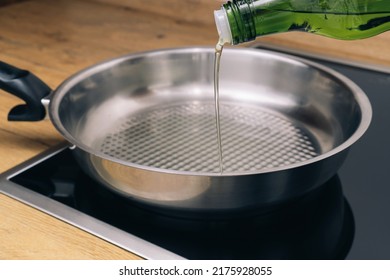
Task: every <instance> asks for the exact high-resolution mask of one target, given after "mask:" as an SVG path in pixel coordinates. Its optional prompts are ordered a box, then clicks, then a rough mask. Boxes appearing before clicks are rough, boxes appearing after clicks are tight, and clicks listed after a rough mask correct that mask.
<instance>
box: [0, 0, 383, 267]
mask: <svg viewBox="0 0 390 280" xmlns="http://www.w3.org/2000/svg"><path fill="white" fill-rule="evenodd" d="M220 4H221V1H217V0H215V1H213V0H187V1H180V0H165V1H158V0H148V1H144V0H78V1H77V0H73V1H72V0H58V1H55V2H53V1H50V0H30V1H23V0H19V1H17V0H13V1H12V0H8V1H7V0H0V60H2V61H5V62H8V63H10V64H14V65H16V66H18V67H20V68H24V69H28V70H30V71H31V72H33V73H35V74H36V75H37V76H38V77H40V78H41V79H42V80H44V81H45V82H46V83H47V84H48V85H49V86H51V87H52V88H55V87H57V86H58V85H59V84H60V83H61V82H62V81H63V80H64V79H65V78H67V77H68V76H70V75H71V74H73V73H74V72H76V71H79V70H81V69H83V68H84V67H87V66H90V65H92V64H94V63H97V62H100V61H102V60H105V59H109V58H113V57H117V56H120V55H123V54H126V53H131V52H138V51H145V50H151V49H159V48H171V47H180V46H190V45H210V46H213V45H214V44H215V43H216V40H217V34H216V30H215V26H214V23H213V14H212V12H213V10H214V9H216V8H218V7H219V6H220ZM184 14H186V16H185V17H184V16H182V15H184ZM258 41H259V42H265V43H271V44H276V45H278V46H285V47H291V46H293V47H294V48H298V49H301V50H310V51H311V52H316V53H321V54H328V55H331V56H334V57H339V58H340V57H341V58H344V59H353V60H357V61H361V62H364V63H372V64H379V65H384V66H389V67H390V48H389V46H390V32H388V33H384V34H381V35H379V36H377V37H374V38H370V39H365V40H360V41H353V42H344V41H336V40H332V39H328V38H324V37H320V36H314V35H311V34H302V33H290V34H281V35H275V36H268V37H265V38H262V39H259V40H258ZM19 103H20V101H19V100H18V99H17V98H15V97H13V96H11V95H8V94H6V93H4V92H1V91H0V156H1V159H2V160H1V161H0V172H4V171H6V170H7V169H9V168H11V167H13V166H15V165H17V164H19V163H21V162H23V161H25V160H27V159H29V158H31V157H33V156H34V155H37V154H38V153H40V152H42V151H44V150H46V149H48V148H49V147H51V146H53V145H56V144H58V143H59V142H61V141H62V140H63V139H62V138H61V136H60V135H59V134H58V133H57V132H56V130H55V129H54V128H53V126H52V124H51V123H50V121H42V122H35V123H12V122H7V121H6V119H7V113H8V111H9V109H10V108H12V107H13V106H14V105H16V104H19ZM137 258H139V257H137V256H136V255H134V254H132V253H131V252H127V251H125V250H122V249H120V248H118V247H116V246H114V245H112V244H110V243H108V242H105V241H103V240H101V239H99V238H97V237H95V236H92V235H91V234H88V233H86V232H84V231H82V230H79V229H77V228H75V227H73V226H71V225H68V224H66V223H64V222H61V221H59V220H57V219H55V218H53V217H51V216H49V215H46V214H44V213H42V212H40V211H38V210H35V209H33V208H31V207H29V206H27V205H24V204H22V203H20V202H18V201H16V200H14V199H12V198H10V197H7V196H6V195H3V194H0V259H137Z"/></svg>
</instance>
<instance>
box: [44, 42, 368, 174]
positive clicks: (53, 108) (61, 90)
mask: <svg viewBox="0 0 390 280" xmlns="http://www.w3.org/2000/svg"><path fill="white" fill-rule="evenodd" d="M200 52H202V53H204V52H214V48H212V47H209V46H192V47H182V48H166V49H158V50H151V51H146V52H138V53H132V54H127V55H124V56H120V57H117V58H114V59H109V60H106V61H103V62H100V63H97V64H94V65H92V66H90V67H88V68H85V69H84V70H81V71H79V72H77V73H75V74H73V75H72V76H70V77H69V78H67V79H66V80H64V81H63V82H62V83H61V84H60V85H59V86H58V87H57V89H55V90H54V91H53V94H52V95H51V99H50V103H49V116H50V119H51V121H52V123H53V125H54V126H55V128H56V129H57V130H58V131H59V132H60V133H61V134H62V136H63V137H64V138H65V139H66V140H67V141H68V142H70V143H71V144H72V145H73V146H74V147H77V148H79V149H81V150H83V151H84V152H86V153H88V154H90V155H93V156H95V157H99V158H102V159H105V160H109V161H112V162H115V163H118V164H121V165H124V166H127V167H133V168H137V169H142V170H146V171H151V172H159V173H165V174H175V175H186V176H207V177H229V176H248V175H258V174H267V173H273V172H280V171H286V170H291V169H295V168H299V167H303V166H307V165H311V164H314V163H316V162H319V161H322V160H324V159H326V158H329V157H332V156H334V155H336V154H338V153H341V152H342V151H344V150H347V149H348V148H349V147H351V146H352V145H353V144H354V143H355V142H356V141H358V140H359V139H360V138H361V137H362V136H363V135H364V134H365V132H366V131H367V129H368V128H369V126H370V123H371V120H372V107H371V104H370V101H369V98H368V97H367V95H366V94H365V92H364V91H363V90H362V89H361V88H360V87H359V86H358V85H357V84H355V82H353V81H352V80H350V79H349V78H347V77H346V76H344V75H342V74H341V73H339V72H337V71H335V70H333V69H331V68H329V67H327V66H324V65H321V64H319V63H316V62H313V61H310V60H308V59H304V58H300V57H296V56H293V55H289V54H284V53H281V52H278V51H271V50H260V49H254V48H226V49H225V50H224V52H229V53H233V52H234V53H246V54H255V55H256V54H259V53H260V54H267V55H271V56H273V57H276V58H277V59H284V60H287V61H288V62H290V63H298V64H301V65H302V64H303V65H306V66H308V67H311V68H314V69H317V70H320V71H322V72H325V73H327V74H328V75H329V76H331V77H332V78H334V79H335V80H337V81H338V82H339V83H340V84H343V85H344V86H345V87H346V88H348V89H349V90H350V91H351V92H352V93H353V95H354V98H355V100H356V103H357V104H358V105H359V109H360V111H361V119H360V122H359V125H358V127H357V129H356V130H355V131H354V132H353V133H352V135H351V136H350V137H349V138H348V139H346V140H345V141H344V142H342V143H341V144H340V145H338V146H336V147H334V148H333V149H331V150H329V151H327V152H325V153H321V154H320V155H317V156H314V157H313V158H311V159H307V160H303V161H300V162H297V163H293V164H287V165H283V166H279V167H274V168H266V169H260V170H251V171H237V172H223V173H222V174H221V173H214V172H199V171H196V172H195V171H181V170H174V169H163V168H158V167H152V166H147V165H140V164H136V163H132V162H128V161H125V160H121V159H118V158H115V157H112V156H109V155H107V154H104V153H103V152H99V151H96V150H95V149H93V148H92V147H89V146H88V145H85V144H84V143H82V142H80V141H78V139H77V138H76V137H74V136H73V135H72V133H70V132H69V131H68V130H67V129H66V128H65V127H64V126H63V124H62V122H61V119H60V117H59V110H58V108H59V105H60V104H61V101H62V99H63V97H64V96H66V94H67V92H68V91H69V90H70V89H71V88H72V87H73V86H74V85H76V84H77V83H78V82H80V81H82V80H84V79H85V78H86V77H89V76H91V75H93V74H95V73H98V72H100V71H101V70H103V69H108V68H111V67H113V66H115V65H117V64H120V63H121V62H123V61H126V60H131V59H136V58H140V57H145V56H154V55H161V54H164V55H166V54H169V53H175V54H177V53H192V54H194V53H200Z"/></svg>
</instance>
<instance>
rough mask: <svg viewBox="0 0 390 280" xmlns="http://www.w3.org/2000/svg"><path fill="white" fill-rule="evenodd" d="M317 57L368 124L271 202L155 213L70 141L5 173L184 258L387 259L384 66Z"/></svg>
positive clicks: (387, 81)
mask: <svg viewBox="0 0 390 280" xmlns="http://www.w3.org/2000/svg"><path fill="white" fill-rule="evenodd" d="M317 62H320V63H322V64H325V65H326V66H329V67H331V68H333V69H335V70H337V71H339V72H340V73H342V74H344V75H345V76H347V77H349V78H350V79H352V80H353V81H354V82H355V83H357V84H358V85H359V86H360V87H361V88H362V89H363V90H364V91H365V92H366V94H367V95H368V97H369V99H370V101H371V104H372V107H373V120H372V124H371V126H370V128H369V130H368V131H367V133H366V134H365V135H364V136H363V137H362V139H361V140H359V141H358V142H357V143H356V144H355V145H354V146H353V147H352V149H351V151H350V153H349V155H348V157H347V160H346V162H345V163H344V165H343V166H342V168H341V169H340V171H339V172H338V174H337V175H336V176H335V177H333V178H332V179H330V180H329V181H328V182H326V183H325V184H324V185H323V186H321V187H320V188H318V189H316V190H315V191H313V192H310V193H308V194H306V195H305V196H303V197H300V198H298V199H296V200H294V201H289V202H286V203H285V204H283V205H280V206H279V207H277V208H273V209H259V210H256V209H253V210H251V211H248V212H242V213H228V214H227V215H222V216H221V215H217V216H212V215H211V216H209V217H207V218H206V219H205V218H199V217H197V216H196V215H194V216H186V217H182V216H180V215H172V213H165V212H157V211H155V210H154V209H150V208H145V207H144V206H142V205H138V204H134V203H129V201H127V200H126V199H124V198H122V197H120V196H118V195H117V194H115V193H112V192H110V191H109V190H107V189H106V188H104V187H101V186H99V184H97V183H96V182H94V181H93V180H91V179H90V178H89V177H88V176H86V175H85V174H84V173H83V172H82V171H81V169H80V168H79V166H78V165H77V163H76V162H75V160H74V159H73V157H72V152H71V150H70V149H68V148H64V149H60V150H59V151H57V152H55V153H53V155H51V156H49V157H48V158H46V159H45V160H43V161H41V162H40V163H37V164H33V166H32V167H29V168H26V169H25V170H24V171H23V172H17V174H15V175H14V176H13V175H12V176H9V180H10V181H12V182H13V183H16V184H17V185H21V186H23V187H24V188H28V189H30V190H32V191H33V192H35V193H39V194H40V195H43V196H45V197H47V198H50V199H53V200H56V201H58V202H60V203H61V204H64V205H66V206H67V207H65V209H67V208H68V207H70V208H72V209H76V210H77V211H76V212H74V211H73V213H76V215H77V213H79V212H82V213H84V214H86V215H88V216H91V217H94V218H96V219H97V220H100V221H103V222H104V223H103V225H104V224H110V225H111V226H113V227H114V228H118V229H120V230H122V231H124V232H125V234H127V233H128V234H129V235H134V236H136V237H138V238H139V240H146V241H147V242H149V243H151V244H154V245H156V246H157V247H161V248H164V249H165V250H167V251H170V252H173V253H175V254H177V255H179V256H182V257H184V258H189V259H390V163H389V159H390V147H389V145H390V130H389V123H390V109H389V108H390V71H389V73H386V72H383V71H376V70H368V69H363V68H360V67H356V66H347V65H344V64H341V63H336V62H329V61H322V60H317ZM13 196H15V195H13ZM30 204H33V203H30ZM40 208H42V207H40ZM43 210H44V209H43ZM57 216H58V217H59V218H61V215H57ZM98 235H99V236H102V238H104V234H99V233H98ZM134 242H137V241H134ZM141 255H142V254H141Z"/></svg>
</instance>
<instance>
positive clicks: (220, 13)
mask: <svg viewBox="0 0 390 280" xmlns="http://www.w3.org/2000/svg"><path fill="white" fill-rule="evenodd" d="M214 18H215V25H216V26H217V30H218V34H219V43H222V44H225V43H228V44H232V42H233V39H232V33H231V30H230V25H229V20H228V17H227V14H226V10H225V8H223V7H222V8H221V9H220V10H217V11H214Z"/></svg>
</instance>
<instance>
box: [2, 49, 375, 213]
mask: <svg viewBox="0 0 390 280" xmlns="http://www.w3.org/2000/svg"><path fill="white" fill-rule="evenodd" d="M213 59H214V49H211V48H182V49H169V50H157V51H152V52H145V53H138V54H132V55H128V56H124V57H121V58H117V59H113V60H110V61H107V62H103V63H101V64H98V65H95V66H92V67H90V68H88V69H86V70H83V71H81V72H79V73H77V74H75V75H74V76H72V77H70V78H69V79H67V80H66V81H64V82H63V83H62V84H61V85H60V86H59V87H58V88H57V89H56V90H54V91H51V90H50V89H49V88H48V87H47V86H46V85H45V84H44V83H43V82H41V81H40V80H39V79H38V78H36V77H35V76H34V75H32V74H31V73H29V72H27V71H24V70H19V69H16V68H14V67H12V66H10V65H7V64H4V63H2V64H0V66H1V67H0V88H3V89H4V90H6V91H9V92H11V93H13V94H15V95H17V96H19V97H21V98H23V99H24V100H25V101H26V105H21V106H19V107H17V108H16V109H13V110H12V111H11V112H10V115H9V119H10V120H23V121H24V120H40V119H43V118H44V115H45V112H46V110H47V111H48V112H49V114H50V118H51V121H52V122H53V124H54V125H55V127H56V128H57V129H58V131H59V132H60V133H62V135H63V136H64V138H66V139H67V140H68V141H69V142H70V143H71V144H72V145H74V146H75V147H76V149H74V154H75V157H76V158H77V160H78V161H79V163H80V165H81V166H82V168H83V169H84V170H85V171H86V172H87V173H88V174H89V175H90V176H92V177H93V178H95V179H96V180H98V181H99V182H101V183H102V184H103V185H105V186H106V187H108V188H111V189H112V190H114V191H115V192H119V193H120V194H121V195H123V196H126V197H128V198H129V199H130V200H135V201H137V202H141V203H143V204H145V205H150V206H153V207H156V208H162V209H170V210H180V211H186V210H188V211H213V210H240V209H246V208H250V207H257V206H261V205H269V204H272V203H277V202H281V201H285V200H288V199H292V198H294V197H298V196H300V195H302V194H304V193H306V192H308V191H310V190H313V189H315V188H317V187H318V186H320V185H321V184H323V183H324V182H325V181H327V180H328V179H330V178H331V177H332V176H333V175H334V174H335V173H336V172H337V170H338V169H339V167H340V166H341V165H342V163H343V161H344V159H345V157H346V155H347V151H348V148H349V147H350V146H351V145H352V144H353V143H354V142H355V141H356V140H358V139H359V138H360V137H361V136H362V135H363V133H364V132H365V131H366V129H367V128H368V126H369V123H370V120H371V114H372V112H371V106H370V103H369V100H368V99H367V97H366V95H365V94H364V93H363V92H362V91H361V90H360V89H359V88H358V87H357V86H356V85H355V84H354V83H352V82H351V81H350V80H348V79H347V78H345V77H344V76H342V75H340V74H338V73H336V72H335V71H332V70H330V69H328V68H325V67H323V66H320V65H317V64H314V63H311V62H308V61H305V60H301V59H297V58H293V57H289V56H285V55H281V54H278V53H274V52H269V51H260V50H254V49H243V48H239V49H238V48H237V49H226V50H224V53H223V55H222V61H221V74H220V92H221V96H220V102H221V103H220V114H221V130H222V148H223V160H224V167H223V169H224V172H223V173H222V174H220V173H219V159H218V146H217V136H216V128H215V113H214V99H213ZM47 104H48V105H47ZM46 106H47V108H46Z"/></svg>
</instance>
